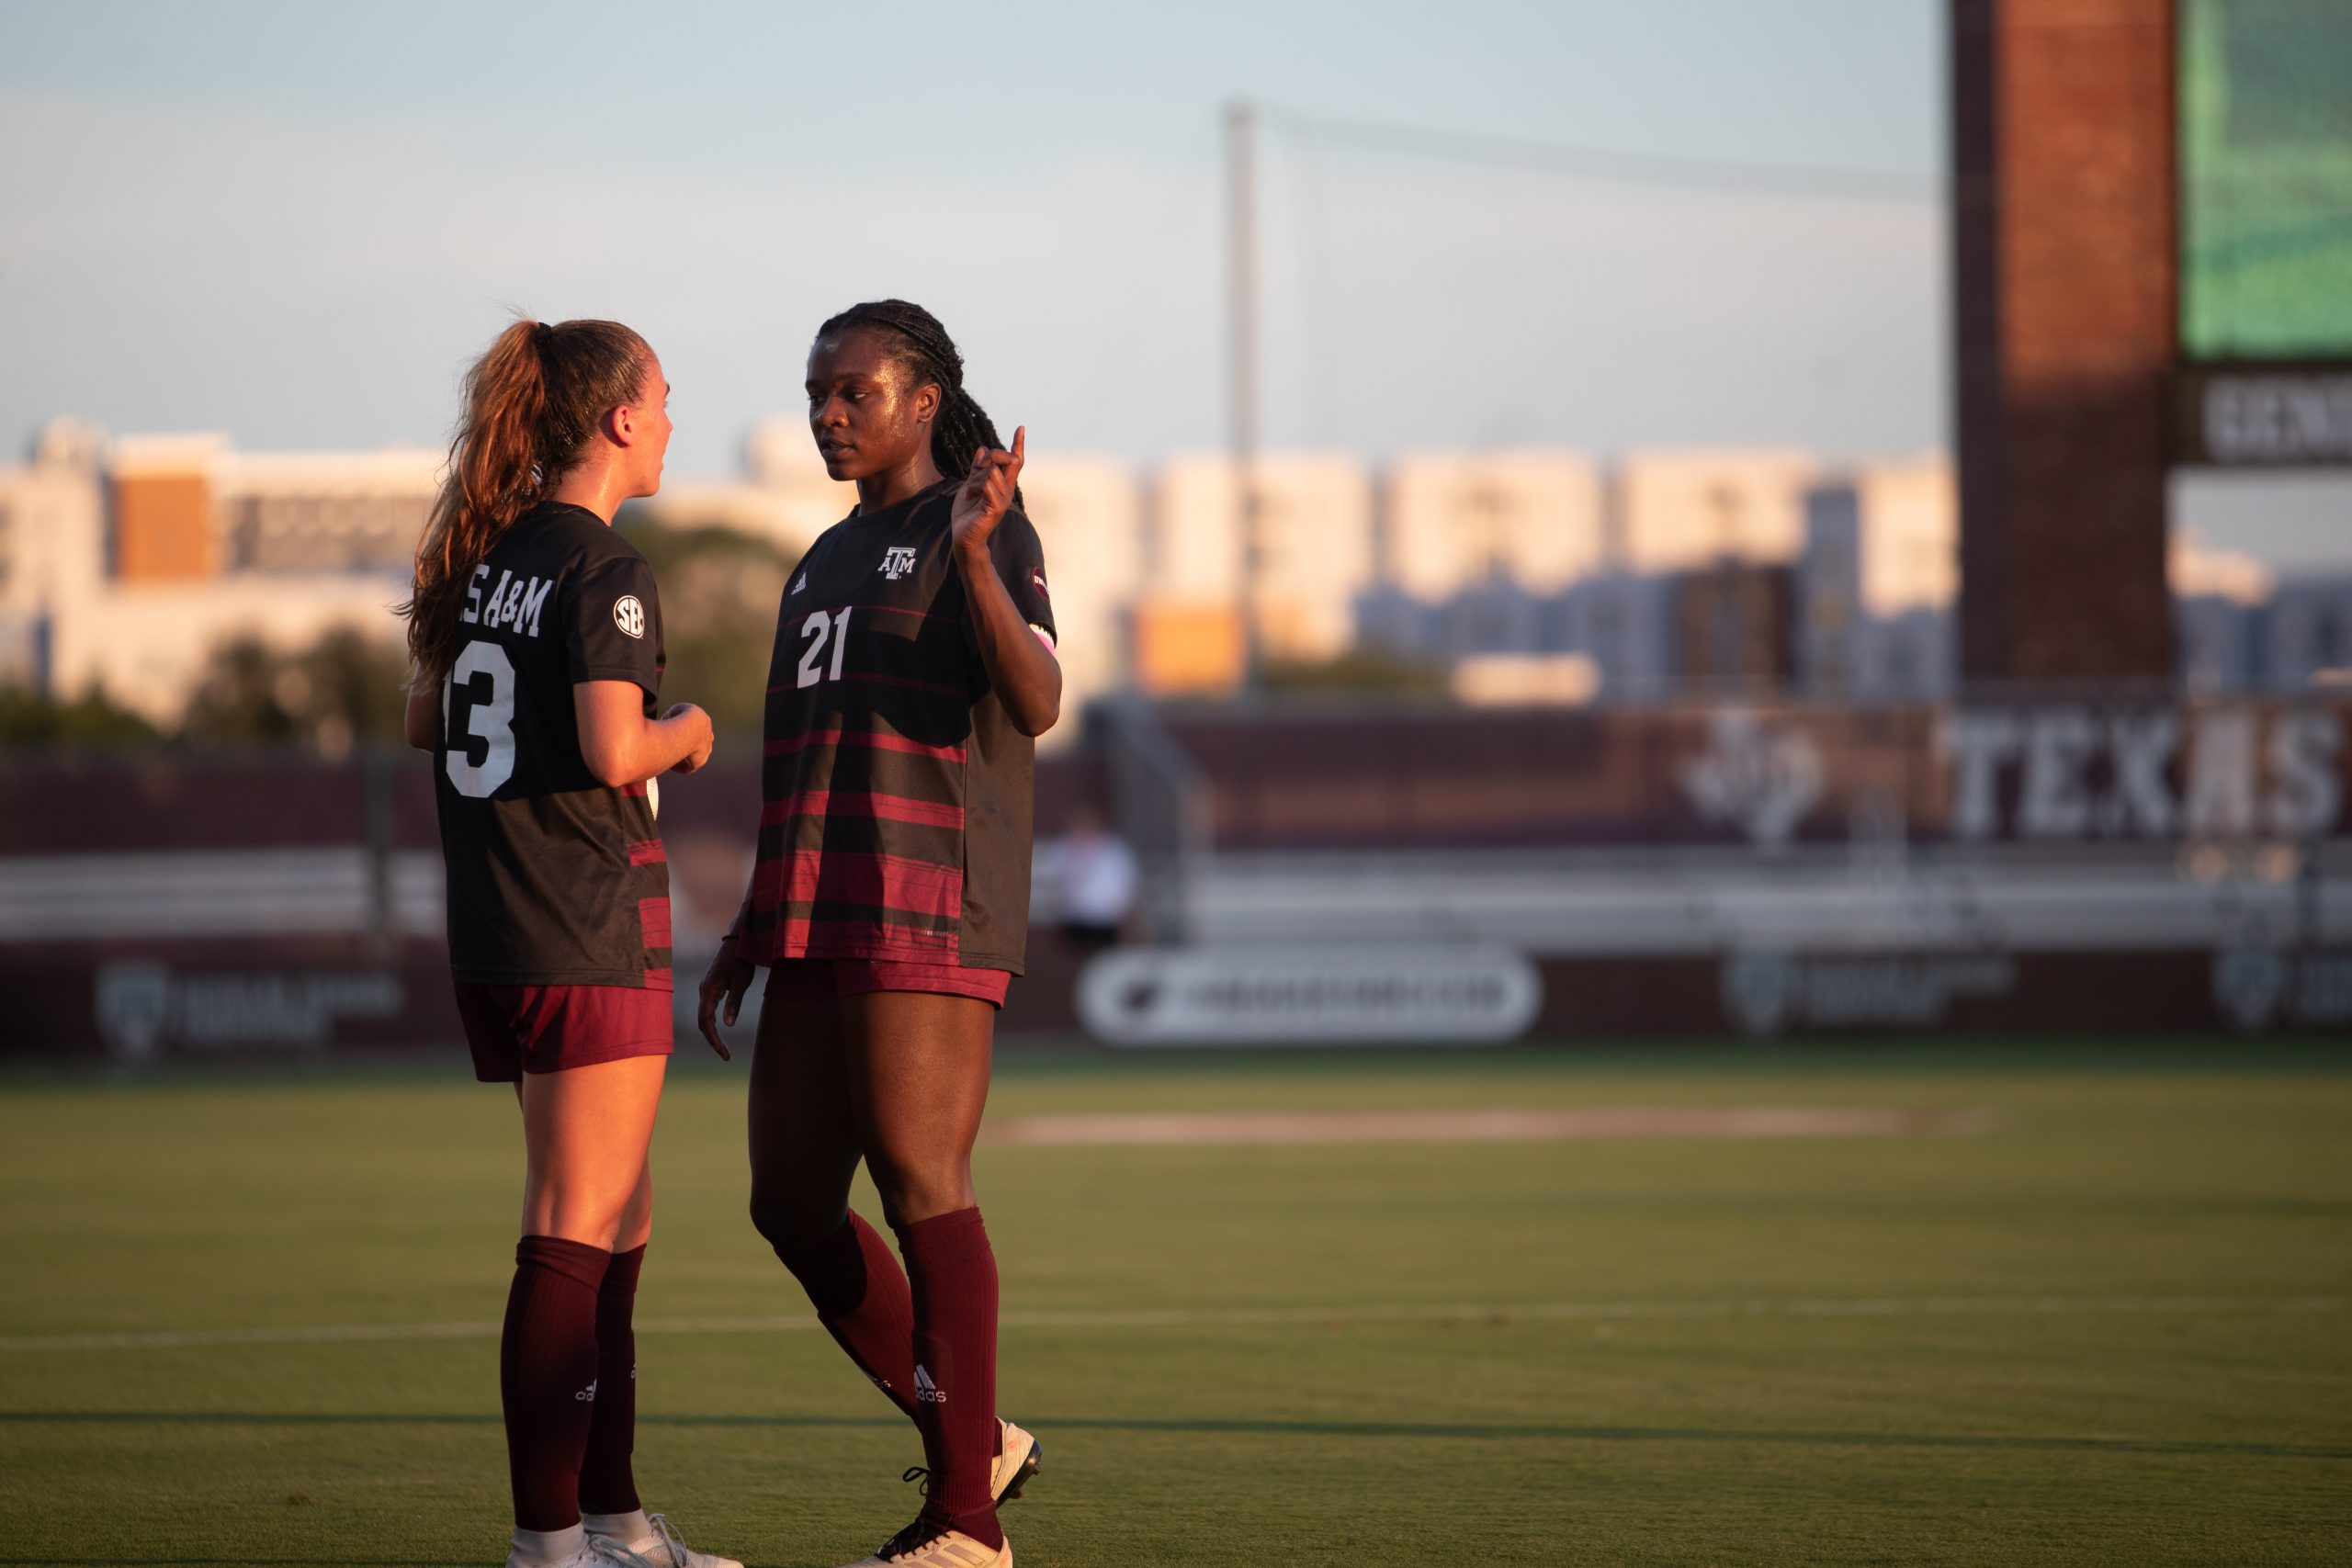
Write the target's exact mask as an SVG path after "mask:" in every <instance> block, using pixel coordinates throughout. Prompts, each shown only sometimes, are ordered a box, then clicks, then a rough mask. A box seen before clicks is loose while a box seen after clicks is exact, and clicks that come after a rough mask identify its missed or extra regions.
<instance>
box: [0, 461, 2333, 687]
mask: <svg viewBox="0 0 2352 1568" xmlns="http://www.w3.org/2000/svg"><path fill="white" fill-rule="evenodd" d="M744 459H745V461H744V468H745V471H744V474H743V476H742V477H741V478H740V479H733V480H729V481H725V482H719V483H700V484H697V483H694V482H691V481H684V482H679V483H675V484H673V485H671V486H669V487H667V488H665V489H664V491H663V492H662V495H661V496H660V497H659V498H658V499H657V500H656V501H654V502H650V503H649V504H647V506H646V511H647V512H648V513H650V515H651V516H652V518H653V519H654V520H655V521H659V522H662V523H667V524H671V525H716V526H724V527H729V528H733V529H737V530H740V531H742V532H745V533H748V534H752V535H755V536H760V537H763V538H765V539H767V540H769V541H770V542H772V543H773V544H774V545H775V547H777V549H778V550H779V551H780V552H781V553H783V554H784V555H786V557H787V558H789V557H797V555H798V554H799V553H800V552H801V551H802V550H803V549H805V548H806V547H807V546H808V545H809V542H810V541H811V540H813V539H814V538H815V537H816V536H817V535H818V534H819V533H820V532H822V531H823V530H824V529H825V528H826V527H828V526H830V525H832V524H833V523H835V522H837V521H839V520H840V519H841V518H842V517H843V516H845V515H847V514H848V513H849V512H850V511H851V509H852V508H853V507H854V504H855V491H854V487H853V486H850V485H847V484H842V483H837V482H836V481H834V480H832V479H829V478H828V477H827V476H826V474H825V472H824V469H823V467H822V466H821V464H820V463H819V462H818V460H817V458H816V455H815V453H814V451H813V450H812V449H811V447H810V446H809V440H808V434H807V431H806V428H805V426H804V425H803V424H802V423H801V422H800V421H799V420H797V418H779V419H775V420H771V421H768V422H765V423H762V424H761V425H759V426H757V427H756V428H755V429H754V430H753V431H752V434H751V435H750V437H749V438H748V440H747V441H746V444H745V449H744ZM440 460H441V459H440V455H439V454H438V453H436V452H434V451H430V450H427V449H423V448H390V449H387V450H383V451H379V452H353V453H303V454H270V453H243V452H239V451H237V450H236V449H235V448H234V447H233V446H232V445H231V443H230V442H229V440H228V438H227V437H225V436H221V435H202V434H200V435H145V436H127V437H122V438H119V439H117V440H114V441H111V442H109V441H107V440H106V439H105V438H104V436H103V435H102V434H99V433H98V432H96V431H94V430H92V429H89V428H88V427H85V426H83V425H79V424H76V423H73V422H70V421H62V420H61V421H58V422H55V423H52V424H51V425H50V426H49V427H48V428H47V429H46V430H44V431H43V432H42V433H41V434H40V437H39V438H38V440H37V441H36V442H35V444H34V446H33V449H32V451H31V453H30V455H29V457H28V460H27V461H26V462H25V463H23V464H21V465H18V466H16V467H13V468H0V682H6V683H15V684H25V685H32V686H36V687H40V688H43V689H46V690H48V691H50V692H52V693H54V694H58V695H61V696H71V695H74V694H79V693H81V692H83V691H85V690H87V689H89V688H90V687H92V686H94V685H99V686H103V687H104V688H105V690H106V691H107V692H108V693H109V694H111V695H113V696H114V697H115V698H116V699H117V700H119V701H121V702H124V703H126V704H128V705H131V706H133V707H136V708H138V709H140V710H141V711H142V712H144V713H146V714H148V715H149V716H151V717H153V718H155V719H157V720H158V721H159V722H162V723H166V724H168V723H170V722H172V721H173V720H174V719H175V717H176V716H177V713H178V710H179V708H180V706H181V705H182V704H183V702H184V701H185V697H186V694H187V690H188V688H189V686H190V684H191V683H192V682H193V681H194V679H195V677H196V675H197V672H198V669H199V667H200V666H201V663H202V661H203V656H204V654H205V652H206V651H208V650H209V648H210V647H211V646H212V645H213V644H215V643H217V642H218V641H220V639H222V638H224V637H229V636H232V635H236V634H240V633H250V634H254V635H257V636H259V637H262V638H263V639H264V640H266V641H268V642H271V643H273V644H277V645H279V646H289V647H290V646H299V645H300V644H302V643H305V642H308V641H310V640H312V639H314V638H315V637H317V636H318V635H319V634H320V633H321V632H322V631H324V630H326V629H328V628H329V627H331V626H338V625H356V626H362V627H364V628H366V629H368V631H369V632H370V633H371V634H372V635H376V636H379V637H384V638H385V639H386V640H388V641H390V640H391V639H394V638H396V637H398V636H399V631H400V628H399V623H398V622H397V621H396V620H395V619H394V618H393V616H392V615H390V607H391V606H392V605H393V604H396V603H397V602H398V601H399V600H400V599H401V597H402V595H403V593H404V592H405V585H406V581H407V577H408V571H409V562H410V558H411V553H412V551H413V548H414V543H415V540H416V538H417V536H419V534H420V533H421V532H422V530H423V528H424V521H425V517H426V514H427V513H428V511H429V510H430V507H431V504H432V500H433V496H434V492H435V480H436V478H437V474H438V469H439V466H440ZM1022 488H1023V495H1024V499H1025V502H1026V505H1027V509H1028V513H1029V515H1030V518H1031V520H1032V521H1033V522H1034V523H1035V526H1036V528H1037V531H1038V534H1039V536H1040V538H1041V540H1042V542H1043V544H1044V547H1045V552H1046V563H1047V571H1048V573H1049V575H1050V581H1049V584H1048V592H1049V593H1050V595H1051V597H1052V600H1053V604H1054V608H1055V615H1056V619H1057V623H1058V626H1059V629H1060V639H1061V651H1062V659H1063V666H1064V670H1065V673H1066V678H1067V691H1068V694H1069V698H1070V699H1071V701H1072V702H1073V703H1080V702H1083V701H1084V700H1085V699H1087V698H1089V697H1091V696H1095V695H1098V694H1105V693H1109V692H1113V691H1116V690H1121V689H1126V688H1134V689H1137V690H1141V691H1143V692H1146V693H1148V694H1200V695H1216V694H1222V693H1227V692H1231V691H1234V690H1236V689H1237V688H1238V686H1239V685H1240V684H1241V683H1242V682H1243V680H1244V678H1245V674H1246V665H1247V659H1248V629H1249V628H1248V625H1247V622H1246V621H1245V613H1254V616H1255V620H1256V627H1257V634H1258V637H1259V642H1260V648H1259V652H1260V655H1261V658H1262V659H1263V660H1265V661H1266V663H1267V665H1268V666H1269V667H1272V668H1277V669H1278V668H1279V667H1281V666H1283V665H1291V666H1301V665H1309V666H1311V665H1315V664H1318V663H1322V662H1325V661H1328V660H1335V659H1340V658H1342V657H1344V656H1347V655H1349V654H1351V652H1357V651H1362V650H1378V651H1380V652H1382V653H1384V654H1385V655H1386V656H1388V657H1390V658H1392V659H1397V660H1407V661H1409V662H1411V663H1415V664H1419V665H1423V666H1427V667H1430V668H1433V669H1436V670H1441V671H1445V672H1447V673H1448V674H1450V676H1451V677H1452V678H1453V684H1454V689H1455V691H1456V693H1457V694H1460V695H1462V696H1464V698H1465V699H1467V700H1472V701H1495V702H1525V701H1548V702H1583V701H1595V700H1597V701H1600V702H1607V703H1639V702H1646V701H1657V700H1665V699H1668V698H1672V697H1676V696H1681V695H1697V696H1724V695H1740V694H1756V695H1759V696H1762V695H1773V696H1789V695H1795V696H1799V697H1803V698H1806V699H1810V700H1819V701H1825V702H1842V701H1857V702H1884V701H1933V700H1938V699H1940V698H1943V697H1945V696H1948V695H1949V694H1951V691H1952V690H1953V686H1954V682H1955V681H1956V678H1957V677H1956V659H1955V647H1954V645H1955V634H1954V624H1953V606H1954V602H1955V599H1956V597H1957V592H1958V579H1959V562H1958V509H1957V504H1956V499H1955V493H1954V484H1953V475H1952V471H1951V463H1950V461H1949V459H1947V458H1946V457H1942V456H1939V455H1928V456H1922V457H1912V458H1905V459H1899V460H1894V461H1888V462H1879V463H1865V464H1859V465H1852V466H1848V467H1842V468H1833V467H1828V466H1825V465H1824V464H1822V463H1821V462H1820V461H1819V460H1818V459H1816V458H1815V457H1812V456H1810V455H1809V454H1806V453H1804V452H1800V451H1792V450H1785V449H1778V448H1759V449H1740V448H1712V449H1681V450H1644V451H1634V452H1631V453H1628V454H1626V455H1625V456H1623V457H1621V458H1619V459H1618V460H1616V461H1615V462H1614V463H1612V464H1608V465H1603V464H1601V463H1600V462H1598V461H1596V460H1594V459H1593V458H1591V457H1587V456H1584V455H1581V454H1578V453H1575V452H1569V451H1563V450H1526V451H1510V450H1503V451H1484V452H1416V453H1408V454H1406V455H1404V456H1402V457H1397V459H1395V460H1394V461H1392V462H1390V463H1389V464H1387V465H1386V466H1385V468H1380V469H1377V470H1375V469H1374V468H1373V467H1371V466H1370V465H1368V464H1366V463H1364V462H1363V460H1361V459H1359V458H1356V457H1350V456H1347V455H1344V454H1335V453H1272V454H1268V455H1266V456H1264V457H1261V459H1260V461H1259V463H1258V464H1257V467H1256V487H1255V488H1256V527H1255V530H1254V532H1255V535H1256V538H1257V554H1258V562H1257V570H1256V571H1255V574H1254V576H1255V581H1256V585H1257V586H1256V592H1255V598H1254V603H1253V604H1251V605H1250V606H1248V607H1247V611H1245V605H1244V602H1243V601H1244V595H1245V592H1246V588H1245V585H1246V584H1247V583H1248V582H1249V581H1250V580H1251V577H1252V573H1251V571H1250V562H1249V560H1248V558H1247V555H1248V548H1249V547H1248V543H1247V541H1248V538H1249V536H1250V530H1249V529H1248V528H1246V527H1245V524H1244V517H1243V509H1242V491H1241V487H1240V485H1239V484H1238V482H1237V475H1236V472H1235V469H1234V467H1233V464H1232V462H1231V461H1230V459H1229V458H1227V457H1225V456H1223V455H1217V454H1198V455H1180V456H1177V457H1170V458H1169V459H1168V460H1166V461H1165V462H1163V463H1161V464H1159V465H1158V466H1157V467H1156V468H1150V469H1148V470H1138V469H1137V468H1136V467H1135V466H1133V465H1131V464H1129V463H1126V462H1125V461H1123V460H1120V459H1117V458H1113V457H1098V456H1088V455H1057V454H1054V453H1051V452H1050V451H1048V452H1046V453H1041V454H1039V455H1038V456H1037V457H1034V458H1033V459H1032V460H1031V462H1030V465H1029V467H1028V468H1027V469H1026V471H1025V472H1024V473H1023V479H1022ZM2172 578H2173V583H2174V592H2175V602H2176V605H2177V619H2178V624H2179V628H2180V647H2181V670H2182V675H2183V679H2184V682H2185V683H2186V685H2187V686H2188V688H2189V689H2190V690H2192V691H2196V692H2238V691H2258V690H2266V689H2290V688H2294V687H2299V686H2301V685H2303V684H2306V683H2307V682H2310V681H2311V680H2312V679H2314V678H2326V672H2328V671H2347V670H2352V579H2346V580H2343V581H2295V582H2288V583H2285V584H2280V583H2277V582H2274V581H2272V580H2271V578H2270V576H2269V574H2267V572H2265V571H2264V570H2262V569H2261V568H2260V567H2259V566H2257V565H2256V564H2255V563H2253V562H2251V561H2249V560H2247V559H2245V558H2243V557H2238V556H2233V555H2228V554H2226V553H2218V552H2213V551H2209V550H2204V549H2201V548H2199V547H2197V546H2196V544H2195V542H2194V541H2193V540H2189V539H2187V538H2184V539H2181V540H2179V541H2177V542H2176V547H2175V550H2174V555H2173V562H2172ZM2338 678H2342V677H2338Z"/></svg>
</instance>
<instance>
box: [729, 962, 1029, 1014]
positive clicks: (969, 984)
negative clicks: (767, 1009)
mask: <svg viewBox="0 0 2352 1568" xmlns="http://www.w3.org/2000/svg"><path fill="white" fill-rule="evenodd" d="M1011 985H1012V973H1011V971H1009V970H1004V969H967V968H964V967H963V966H962V965H960V964H899V963H893V962H890V961H888V960H885V959H878V958H786V959H783V960H781V961H779V962H777V963H775V964H771V965H769V967H768V987H767V989H766V991H764V992H763V993H762V994H763V997H764V998H766V999H767V1000H769V1001H774V1000H775V999H777V998H782V999H784V1000H786V1001H788V1002H830V1001H838V1000H839V999H841V998H843V997H862V996H865V995H866V994H867V993H868V992H871V991H934V992H937V993H938V994H939V995H941V996H943V997H978V998H979V999H980V1000H982V1001H984V1002H986V1003H988V1004H989V1006H991V1007H998V1008H1001V1007H1002V1006H1004V993H1005V989H1006V987H1009V986H1011Z"/></svg>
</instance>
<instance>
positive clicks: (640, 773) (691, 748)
mask: <svg viewBox="0 0 2352 1568" xmlns="http://www.w3.org/2000/svg"><path fill="white" fill-rule="evenodd" d="M571 706H572V712H573V713H574V714H575V715H576V716H578V718H579V720H580V755H581V757H582V759H583V760H584V761H586V762H587V764H588V771H589V772H590V773H594V774H595V775H596V777H597V778H598V779H599V780H600V781H602V782H603V783H605V784H609V785H611V786H612V787H613V788H615V789H618V788H620V787H621V786H622V785H623V784H642V783H643V782H644V781H646V780H647V779H650V778H651V777H653V776H654V775H655V774H657V773H668V772H669V771H670V770H671V769H673V768H675V769H676V770H677V771H678V772H680V773H693V772H694V771H695V769H696V768H699V767H701V766H702V765H703V764H704V763H705V762H707V761H710V742H711V728H710V715H708V714H707V713H705V712H703V711H702V709H700V708H698V707H696V706H695V705H694V704H692V703H680V704H678V705H676V706H675V707H673V708H672V709H671V710H670V711H669V712H668V713H665V714H663V715H662V716H661V717H660V718H648V717H646V716H645V692H644V690H643V688H641V687H639V685H638V683H637V682H634V681H582V682H579V683H578V684H577V685H575V686H573V687H572V688H571Z"/></svg>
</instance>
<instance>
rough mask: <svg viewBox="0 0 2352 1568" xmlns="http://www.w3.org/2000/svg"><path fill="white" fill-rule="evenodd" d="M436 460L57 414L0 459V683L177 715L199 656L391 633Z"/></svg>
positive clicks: (156, 715)
mask: <svg viewBox="0 0 2352 1568" xmlns="http://www.w3.org/2000/svg"><path fill="white" fill-rule="evenodd" d="M440 461H441V459H440V455H439V454H438V453H436V452H433V451H430V450H427V449H424V448H390V449H387V450H384V451H379V452H355V453H300V454H269V453H240V452H238V451H236V450H235V449H234V448H233V447H232V446H231V445H230V443H229V441H228V438H227V437H225V436H221V435H213V434H198V435H142V436H125V437H121V438H119V439H117V440H114V441H111V442H109V441H107V440H106V439H105V438H104V437H103V436H102V435H101V434H99V433H98V432H96V431H95V430H93V429H90V428H89V427H87V426H84V425H81V424H78V423H74V422H71V421H64V420H60V421H56V422H53V423H51V424H50V425H49V426H48V427H47V428H46V429H44V430H43V431H42V432H41V434H40V436H39V437H38V438H36V440H35V442H34V444H33V449H32V452H31V454H30V457H29V458H28V461H27V462H26V463H24V464H22V465H20V466H17V467H14V468H0V681H6V682H9V683H14V684H21V685H27V686H31V687H35V688H37V689H40V690H43V691H47V692H50V693H52V694H56V695H59V696H69V697H70V696H76V695H79V694H83V693H85V692H87V691H90V690H92V689H93V688H97V689H103V690H104V691H105V692H106V693H107V694H108V695H109V696H111V697H113V698H114V699H115V700H116V701H118V702H120V703H122V704H124V705H126V706H129V707H131V708H134V709H137V710H138V711H140V712H141V713H142V714H144V715H146V716H148V717H150V718H152V719H153V720H155V721H157V722H158V723H164V724H168V723H170V722H172V721H174V720H175V719H176V718H177V716H178V715H179V712H180V709H181V707H182V706H183V705H185V703H186V700H187V693H188V690H189V688H190V686H191V685H192V683H193V682H194V681H195V680H196V678H197V676H198V673H199V671H200V669H201V667H202V664H203V661H204V656H205V655H206V653H207V652H209V650H210V649H211V648H212V647H213V646H214V645H215V644H217V643H218V642H220V641H221V640H223V639H224V638H227V637H235V636H241V635H251V636H254V637H259V638H261V639H262V640H263V641H265V642H267V643H270V644H272V645H274V646H281V647H295V646H300V645H301V644H304V643H308V642H310V641H312V640H314V639H315V638H316V637H319V636H320V635H321V634H322V633H323V632H325V631H327V630H329V629H330V628H332V627H334V626H358V627H360V628H362V629H363V630H365V631H367V632H368V633H369V634H370V635H372V636H376V637H382V638H383V639H385V640H386V641H388V642H391V641H396V640H397V638H398V637H399V635H400V626H399V623H398V622H397V621H396V620H394V619H393V618H392V616H391V615H390V607H391V606H392V605H393V604H396V603H397V602H398V601H399V600H400V599H401V597H402V596H403V595H404V594H405V592H406V586H407V582H408V577H409V563H410V559H411V556H412V552H413V550H414V549H415V546H416V539H417V536H419V535H420V534H421V533H422V532H423V531H424V519H425V514H426V513H427V512H428V511H429V510H430V508H431V506H432V503H433V495H434V491H435V477H436V474H437V471H438V469H439V467H440Z"/></svg>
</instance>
